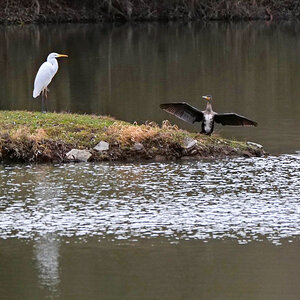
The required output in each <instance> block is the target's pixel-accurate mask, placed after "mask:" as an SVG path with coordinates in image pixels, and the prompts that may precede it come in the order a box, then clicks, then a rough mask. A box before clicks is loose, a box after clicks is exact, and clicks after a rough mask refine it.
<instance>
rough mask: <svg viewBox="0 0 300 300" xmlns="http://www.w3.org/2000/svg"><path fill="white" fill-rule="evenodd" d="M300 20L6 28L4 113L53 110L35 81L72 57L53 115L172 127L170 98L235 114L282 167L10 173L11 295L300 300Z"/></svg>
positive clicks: (5, 226) (6, 253) (54, 88)
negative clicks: (206, 99) (35, 92)
mask: <svg viewBox="0 0 300 300" xmlns="http://www.w3.org/2000/svg"><path fill="white" fill-rule="evenodd" d="M299 29H300V27H299V25H295V24H277V25H275V24H264V23H255V24H224V23H211V24H206V25H203V24H197V23H192V24H140V25H122V26H117V25H59V26H58V25H51V26H38V27H36V26H25V27H16V26H12V27H0V41H1V43H0V53H1V56H0V78H1V81H0V109H28V110H39V109H40V102H39V101H38V100H33V99H32V97H31V94H32V85H33V80H34V76H35V72H36V70H37V69H38V67H39V65H40V63H41V62H42V61H43V60H44V59H45V57H46V56H47V54H48V53H49V52H51V51H53V50H55V51H57V52H62V53H67V54H69V56H70V57H69V59H65V60H60V69H59V72H58V74H57V75H56V77H55V79H54V80H53V82H52V83H51V86H50V96H49V97H50V98H49V99H50V109H51V110H53V111H54V110H55V111H71V112H86V113H97V114H110V115H112V116H115V117H116V118H119V119H124V120H128V121H131V122H132V121H138V122H144V121H146V120H155V121H156V122H161V121H162V120H163V119H166V118H169V119H170V120H171V121H172V122H174V123H177V124H178V125H179V126H182V127H184V128H187V129H189V130H196V129H195V128H193V127H189V126H186V125H185V124H183V123H182V122H179V121H178V120H176V119H175V118H171V117H170V116H168V115H166V114H165V113H164V112H161V111H160V109H159V104H160V103H162V102H168V101H176V100H186V101H189V102H190V103H191V104H193V105H195V106H199V107H203V105H204V103H203V101H201V100H200V97H201V95H202V94H208V93H211V94H213V96H214V99H215V101H214V108H215V110H216V111H220V112H222V111H235V112H237V113H240V114H243V115H246V116H248V117H249V118H252V119H254V120H256V121H258V123H259V127H258V128H229V127H223V128H222V127H218V128H217V133H218V134H220V135H222V136H227V137H235V138H237V139H242V140H243V139H247V140H251V141H254V142H258V143H262V144H263V145H264V146H265V148H266V149H267V150H268V151H270V152H271V153H272V154H274V155H272V156H270V157H268V158H251V159H245V158H235V159H224V160H216V161H214V160H208V161H200V162H185V163H174V162H173V163H136V164H134V163H127V164H112V163H103V164H68V165H1V166H0V183H1V189H0V282H1V284H0V295H1V298H3V299H272V300H273V299H299V298H300V286H299V278H300V259H299V251H300V241H299V235H300V196H299V189H300V168H299V165H300V155H299V153H298V151H299V150H300V138H299V136H300V135H299V132H298V131H299V130H298V128H299V125H300V119H299V117H298V116H299V113H300V104H299V101H298V98H299V96H300V87H299V85H298V81H299V79H300V74H299V72H297V71H298V65H300V64H299V63H300V58H299V55H298V50H297V49H298V48H299V47H300V38H299V37H300V35H299V34H298V33H299Z"/></svg>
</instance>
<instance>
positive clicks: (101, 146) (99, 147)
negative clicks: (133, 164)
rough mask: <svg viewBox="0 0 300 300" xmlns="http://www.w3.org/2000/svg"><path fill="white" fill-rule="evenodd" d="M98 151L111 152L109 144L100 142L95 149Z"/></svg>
mask: <svg viewBox="0 0 300 300" xmlns="http://www.w3.org/2000/svg"><path fill="white" fill-rule="evenodd" d="M93 149H94V150H96V151H99V152H101V151H108V150H109V143H107V142H104V141H101V142H99V143H98V144H97V145H96V146H95V147H94V148H93Z"/></svg>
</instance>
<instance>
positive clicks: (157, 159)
mask: <svg viewBox="0 0 300 300" xmlns="http://www.w3.org/2000/svg"><path fill="white" fill-rule="evenodd" d="M166 160H167V158H166V157H165V156H163V155H156V156H155V161H166Z"/></svg>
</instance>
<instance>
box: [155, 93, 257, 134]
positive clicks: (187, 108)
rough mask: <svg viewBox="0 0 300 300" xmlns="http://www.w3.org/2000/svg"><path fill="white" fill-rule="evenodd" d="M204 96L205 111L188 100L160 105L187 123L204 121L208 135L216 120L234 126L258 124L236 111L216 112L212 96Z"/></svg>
mask: <svg viewBox="0 0 300 300" xmlns="http://www.w3.org/2000/svg"><path fill="white" fill-rule="evenodd" d="M202 98H203V99H205V100H207V104H206V109H205V110H204V111H200V110H198V109H197V108H195V107H193V106H191V105H190V104H188V103H186V102H171V103H163V104H161V105H160V108H161V109H163V110H165V111H166V112H168V113H169V114H171V115H174V116H176V117H177V118H179V119H181V120H183V121H185V122H187V123H190V124H194V123H195V122H202V125H201V133H203V134H207V135H211V134H212V132H213V131H214V123H215V122H216V123H220V124H222V125H232V126H257V123H256V122H254V121H251V120H249V119H247V118H245V117H243V116H240V115H238V114H236V113H224V114H218V113H216V112H214V111H213V110H212V105H211V101H212V96H211V95H206V96H202Z"/></svg>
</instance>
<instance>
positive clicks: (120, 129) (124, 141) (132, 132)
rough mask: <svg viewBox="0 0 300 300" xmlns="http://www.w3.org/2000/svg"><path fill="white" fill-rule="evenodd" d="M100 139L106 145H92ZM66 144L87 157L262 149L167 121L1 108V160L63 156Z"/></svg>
mask: <svg viewBox="0 0 300 300" xmlns="http://www.w3.org/2000/svg"><path fill="white" fill-rule="evenodd" d="M101 141H102V142H104V143H105V145H106V147H107V149H105V148H104V150H99V149H98V150H95V149H94V147H95V146H96V145H97V144H98V143H99V142H101ZM71 149H79V150H86V151H88V152H89V154H90V157H89V158H88V160H89V161H134V160H141V159H142V160H144V159H148V160H156V161H163V160H177V159H200V158H218V157H227V156H246V157H250V156H262V155H265V152H264V150H263V149H261V148H259V147H256V146H255V145H248V144H247V143H245V142H237V141H232V140H228V139H223V138H221V137H218V136H211V137H209V136H204V135H201V134H197V133H189V132H187V131H185V130H181V129H179V128H178V127H177V126H176V125H171V124H170V122H169V121H164V122H163V124H162V126H158V125H157V124H156V123H152V122H149V123H146V124H142V125H138V124H130V123H127V122H124V121H118V120H115V119H113V118H111V117H107V116H96V115H80V114H69V113H45V114H43V113H40V112H28V111H0V160H1V161H18V162H67V161H70V159H69V158H67V156H66V154H67V153H68V152H69V151H70V150H71ZM75 160H76V159H75Z"/></svg>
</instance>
